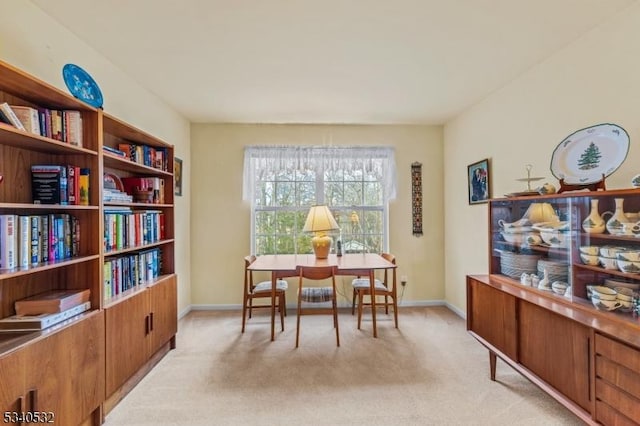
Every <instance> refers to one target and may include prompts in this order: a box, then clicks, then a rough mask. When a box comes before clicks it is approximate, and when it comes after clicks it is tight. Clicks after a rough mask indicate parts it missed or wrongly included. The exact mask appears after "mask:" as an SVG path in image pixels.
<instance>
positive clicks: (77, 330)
mask: <svg viewBox="0 0 640 426" xmlns="http://www.w3.org/2000/svg"><path fill="white" fill-rule="evenodd" d="M103 331H104V317H103V315H102V313H101V312H98V313H94V314H91V315H90V316H89V317H88V318H86V319H82V320H81V321H78V322H77V323H74V324H73V325H71V326H69V327H67V328H65V329H63V330H61V331H60V332H58V333H54V334H52V335H50V336H48V337H46V338H44V339H43V340H40V341H38V342H36V343H34V344H31V345H29V346H27V347H26V349H25V350H26V354H27V361H26V388H27V390H28V391H29V392H30V393H31V395H29V399H30V400H32V402H33V403H34V404H35V406H33V405H32V406H30V407H29V409H30V410H32V411H40V412H47V413H52V414H53V416H54V420H55V424H61V425H62V424H64V425H76V424H80V423H81V422H82V421H83V420H85V419H86V418H87V417H89V416H90V415H91V413H92V412H93V411H94V410H96V409H97V408H98V407H99V406H100V404H101V403H102V401H103V400H104V368H103V366H104V340H103V339H102V337H101V336H103V334H101V332H103ZM45 360H46V362H45ZM34 366H38V368H33V367H34ZM71 378H72V379H71ZM30 402H31V401H30Z"/></svg>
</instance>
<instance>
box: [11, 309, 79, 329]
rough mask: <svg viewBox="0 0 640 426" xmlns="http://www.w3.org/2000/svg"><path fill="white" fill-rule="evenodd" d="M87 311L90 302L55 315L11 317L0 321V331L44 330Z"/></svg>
mask: <svg viewBox="0 0 640 426" xmlns="http://www.w3.org/2000/svg"><path fill="white" fill-rule="evenodd" d="M89 309H91V302H85V303H81V304H79V305H76V306H74V307H72V308H70V309H67V310H66V311H62V312H58V313H55V314H40V315H12V316H10V317H7V318H2V319H0V331H37V330H44V329H45V328H48V327H51V326H52V325H55V324H58V323H59V322H62V321H64V320H66V319H69V318H71V317H74V316H76V315H78V314H81V313H83V312H85V311H88V310H89Z"/></svg>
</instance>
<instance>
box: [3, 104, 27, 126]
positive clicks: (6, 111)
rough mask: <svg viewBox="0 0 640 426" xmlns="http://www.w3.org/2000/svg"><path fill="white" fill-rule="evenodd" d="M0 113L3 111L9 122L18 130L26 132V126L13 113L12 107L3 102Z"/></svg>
mask: <svg viewBox="0 0 640 426" xmlns="http://www.w3.org/2000/svg"><path fill="white" fill-rule="evenodd" d="M0 111H2V113H3V114H4V116H5V117H6V118H7V119H8V120H9V122H10V123H11V124H12V125H14V126H15V127H16V128H17V129H20V130H26V129H25V128H24V126H23V125H22V123H21V122H20V120H19V119H18V117H17V116H16V113H15V112H13V109H12V108H11V106H10V105H9V104H8V103H6V102H3V103H1V104H0Z"/></svg>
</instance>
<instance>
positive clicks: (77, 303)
mask: <svg viewBox="0 0 640 426" xmlns="http://www.w3.org/2000/svg"><path fill="white" fill-rule="evenodd" d="M90 295H91V291H90V290H89V289H81V290H49V291H47V292H44V293H40V294H37V295H35V296H31V297H28V298H26V299H22V300H18V301H16V303H15V309H16V315H12V316H10V317H7V318H2V319H0V332H4V331H37V330H44V329H45V328H48V327H51V326H52V325H55V324H58V323H60V322H62V321H65V320H67V319H69V318H71V317H74V316H76V315H78V314H81V313H82V312H85V311H88V310H89V309H91V302H90V301H89V296H90Z"/></svg>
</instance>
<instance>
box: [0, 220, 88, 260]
mask: <svg viewBox="0 0 640 426" xmlns="http://www.w3.org/2000/svg"><path fill="white" fill-rule="evenodd" d="M79 246H80V221H79V220H78V218H77V217H75V216H72V215H70V214H68V213H55V214H53V213H52V214H42V215H28V216H18V215H15V214H3V215H0V269H14V268H18V267H20V268H23V267H28V266H33V265H38V264H40V263H45V262H55V261H58V260H63V259H67V258H70V257H76V256H78V255H79Z"/></svg>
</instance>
